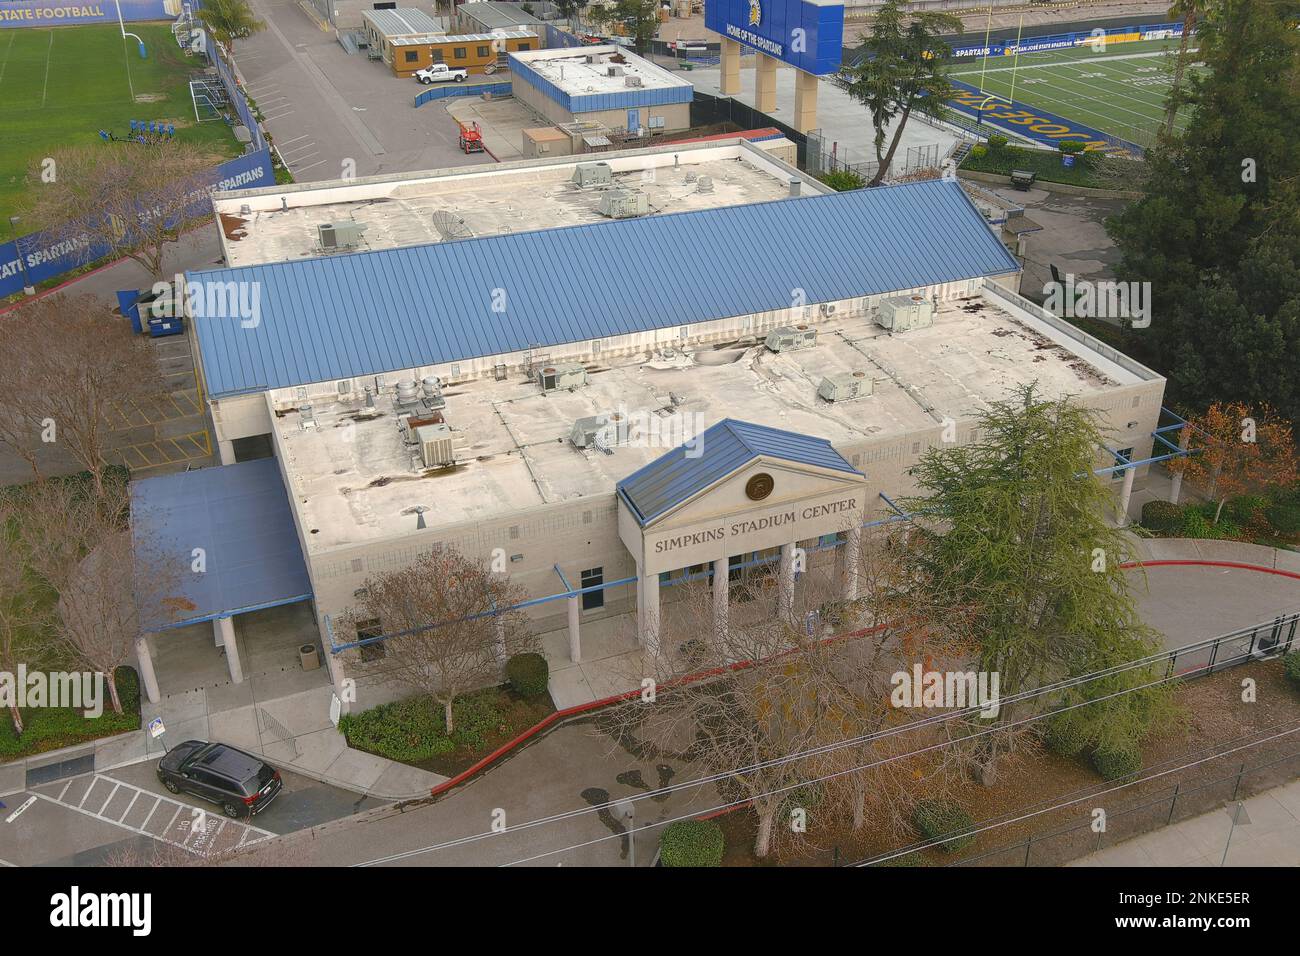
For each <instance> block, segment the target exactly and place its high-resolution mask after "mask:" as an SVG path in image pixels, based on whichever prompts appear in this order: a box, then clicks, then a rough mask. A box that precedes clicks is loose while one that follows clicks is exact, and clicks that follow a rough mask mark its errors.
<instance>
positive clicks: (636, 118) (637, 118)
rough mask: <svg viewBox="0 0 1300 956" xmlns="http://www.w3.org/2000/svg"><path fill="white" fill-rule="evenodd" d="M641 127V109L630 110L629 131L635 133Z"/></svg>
mask: <svg viewBox="0 0 1300 956" xmlns="http://www.w3.org/2000/svg"><path fill="white" fill-rule="evenodd" d="M640 128H641V110H640V109H635V110H628V111H627V131H628V132H629V133H635V132H636V131H637V130H639V129H640Z"/></svg>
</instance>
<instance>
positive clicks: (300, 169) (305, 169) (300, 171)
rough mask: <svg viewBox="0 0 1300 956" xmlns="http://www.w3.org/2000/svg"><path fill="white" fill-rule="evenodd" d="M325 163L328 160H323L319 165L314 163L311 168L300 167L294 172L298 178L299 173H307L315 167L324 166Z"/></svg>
mask: <svg viewBox="0 0 1300 956" xmlns="http://www.w3.org/2000/svg"><path fill="white" fill-rule="evenodd" d="M325 163H326V160H323V159H322V160H321V161H320V162H319V163H312V164H311V165H310V166H299V167H298V168H297V169H295V170H294V171H293V174H294V175H295V176H297V175H298V174H299V173H304V172H306V171H307V170H309V169H312V168H314V167H316V166H324V165H325Z"/></svg>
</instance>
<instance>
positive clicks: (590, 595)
mask: <svg viewBox="0 0 1300 956" xmlns="http://www.w3.org/2000/svg"><path fill="white" fill-rule="evenodd" d="M604 583H605V569H604V568H603V567H600V568H591V569H589V570H587V571H583V572H582V583H581V585H580V586H581V587H584V588H594V587H596V586H597V585H600V584H604ZM604 606H605V592H604V591H588V592H587V593H585V594H584V595H583V596H582V609H583V610H584V611H597V610H599V609H600V608H602V607H604Z"/></svg>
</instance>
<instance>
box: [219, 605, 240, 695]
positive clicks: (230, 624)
mask: <svg viewBox="0 0 1300 956" xmlns="http://www.w3.org/2000/svg"><path fill="white" fill-rule="evenodd" d="M212 624H213V627H214V628H215V629H216V632H217V637H219V638H220V639H221V643H222V645H223V646H224V647H225V649H226V666H227V667H229V668H230V682H231V683H232V684H242V683H243V682H244V669H243V668H242V667H240V666H239V648H238V647H236V646H235V619H234V618H231V617H219V618H217V619H216V620H215V621H213V622H212Z"/></svg>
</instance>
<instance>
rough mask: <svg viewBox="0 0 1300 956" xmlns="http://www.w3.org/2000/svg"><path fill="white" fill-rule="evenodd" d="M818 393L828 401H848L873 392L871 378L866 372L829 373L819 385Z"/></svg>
mask: <svg viewBox="0 0 1300 956" xmlns="http://www.w3.org/2000/svg"><path fill="white" fill-rule="evenodd" d="M817 394H818V395H820V396H821V397H822V398H824V399H826V401H828V402H847V401H851V400H853V399H855V398H866V397H867V396H868V395H870V394H871V379H870V378H868V377H867V373H866V372H843V373H841V374H839V375H828V376H826V377H825V378H824V379H822V383H821V385H819V386H818V387H817Z"/></svg>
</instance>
